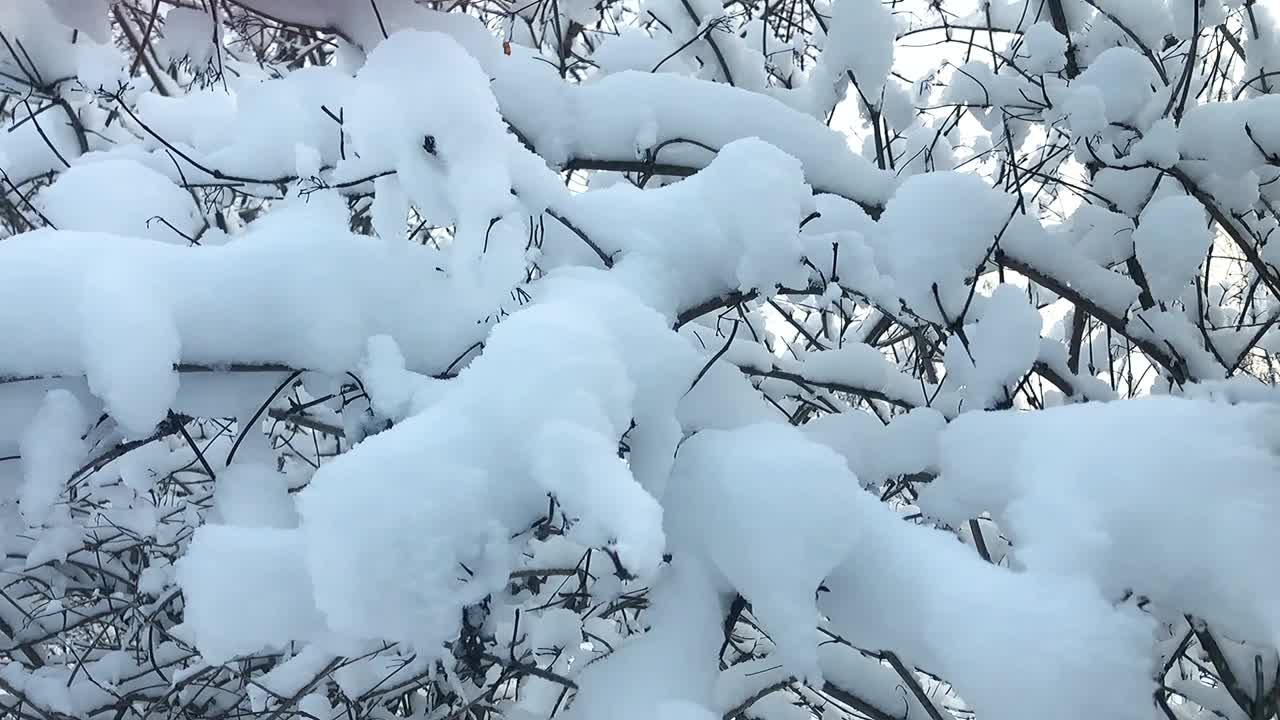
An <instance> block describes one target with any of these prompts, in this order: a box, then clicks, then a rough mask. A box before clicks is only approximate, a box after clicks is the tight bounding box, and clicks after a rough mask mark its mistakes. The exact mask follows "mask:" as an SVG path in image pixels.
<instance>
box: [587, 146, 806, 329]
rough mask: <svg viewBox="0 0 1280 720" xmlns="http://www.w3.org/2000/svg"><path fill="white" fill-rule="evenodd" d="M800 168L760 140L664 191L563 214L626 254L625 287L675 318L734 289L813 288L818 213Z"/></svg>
mask: <svg viewBox="0 0 1280 720" xmlns="http://www.w3.org/2000/svg"><path fill="white" fill-rule="evenodd" d="M813 202H814V201H813V197H812V193H811V192H810V190H809V188H808V186H807V185H806V184H805V181H804V174H803V172H802V169H801V166H800V163H799V162H797V161H796V159H795V158H793V157H791V156H789V155H788V154H786V153H784V152H782V151H781V150H779V149H778V148H776V147H774V146H772V145H770V144H768V143H766V142H764V141H762V140H759V139H756V138H747V139H744V140H737V141H734V142H731V143H729V144H728V145H726V146H725V147H724V148H722V149H721V151H720V153H719V154H717V155H716V157H715V159H714V160H713V161H712V162H711V164H710V165H708V166H707V167H706V168H705V169H703V170H702V171H700V172H698V173H696V174H695V175H693V176H691V177H689V178H686V179H684V180H682V181H680V182H677V183H674V184H672V185H668V186H666V187H663V188H659V189H656V190H640V189H638V188H635V187H633V186H631V185H627V184H620V185H614V186H612V187H608V188H605V189H603V190H597V191H593V192H588V193H583V194H581V195H578V196H576V197H574V198H573V199H572V200H570V201H569V202H567V203H565V205H564V206H563V207H564V209H565V210H566V211H567V212H568V213H569V214H570V215H571V216H572V217H573V219H574V221H575V222H576V223H577V224H578V226H579V227H580V228H581V229H582V230H584V231H585V232H586V234H587V235H588V236H589V237H592V238H599V239H608V240H609V241H610V243H611V244H610V245H609V246H607V248H606V250H607V251H609V254H613V253H614V252H620V253H621V257H620V258H619V259H618V260H617V261H616V262H617V268H616V270H617V274H618V275H619V276H620V280H621V281H622V282H623V283H625V284H626V285H627V286H628V287H629V288H631V289H632V290H633V291H634V292H636V293H637V294H638V295H639V296H640V297H641V298H643V299H644V301H645V302H646V303H647V304H649V305H650V306H652V307H655V308H657V309H659V310H661V311H662V312H664V313H666V314H669V315H670V316H672V317H673V318H674V316H675V314H676V312H677V311H678V310H680V309H683V308H687V307H689V306H690V305H692V304H694V303H696V302H698V301H702V300H706V299H707V298H710V297H715V296H716V295H719V294H721V293H726V292H730V291H733V290H742V291H749V290H760V291H761V292H763V293H766V294H769V293H771V292H772V291H773V290H774V289H775V287H776V286H777V285H779V284H782V285H787V286H792V287H794V286H797V285H799V286H801V287H803V286H805V285H807V283H808V276H809V273H808V271H807V270H806V269H805V267H804V266H803V264H802V258H803V252H804V249H803V246H802V244H801V243H800V239H799V230H798V228H799V224H800V221H801V220H803V219H804V217H805V216H806V215H807V214H808V213H809V212H811V211H812V209H813Z"/></svg>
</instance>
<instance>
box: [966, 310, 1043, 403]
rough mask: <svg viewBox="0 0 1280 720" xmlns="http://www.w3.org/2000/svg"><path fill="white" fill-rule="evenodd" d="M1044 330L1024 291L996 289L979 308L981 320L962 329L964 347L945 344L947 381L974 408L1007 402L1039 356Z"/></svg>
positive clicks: (1038, 315) (1038, 314) (1037, 313)
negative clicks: (957, 387)
mask: <svg viewBox="0 0 1280 720" xmlns="http://www.w3.org/2000/svg"><path fill="white" fill-rule="evenodd" d="M1042 325H1043V321H1042V320H1041V318H1040V313H1039V312H1038V311H1036V309H1035V308H1034V307H1032V306H1031V304H1030V303H1029V302H1028V301H1027V296H1026V294H1025V291H1024V290H1021V289H1019V288H1017V287H1014V286H1012V285H1000V286H999V287H997V288H996V289H995V292H993V293H992V294H991V297H990V298H987V299H986V302H985V303H983V307H982V319H981V320H980V321H978V322H977V323H971V324H969V325H967V326H966V327H965V333H966V334H965V337H966V338H968V341H967V343H966V342H964V341H961V339H960V338H959V337H954V338H952V339H951V340H950V341H949V342H948V344H947V351H946V365H947V372H948V379H950V380H954V381H955V382H957V383H959V384H961V385H963V386H964V388H965V389H964V394H965V397H966V399H967V400H969V401H970V402H971V403H974V404H975V405H976V406H978V407H982V408H988V407H993V406H995V405H997V404H999V403H1001V402H1005V401H1007V400H1008V399H1009V398H1010V397H1011V395H1012V394H1013V392H1014V389H1015V388H1014V387H1013V386H1014V384H1015V383H1017V381H1018V379H1019V378H1021V377H1022V376H1023V375H1025V374H1026V372H1027V371H1028V370H1030V369H1031V365H1032V364H1033V363H1034V362H1035V361H1036V358H1037V357H1038V356H1039V354H1040V329H1041V327H1042Z"/></svg>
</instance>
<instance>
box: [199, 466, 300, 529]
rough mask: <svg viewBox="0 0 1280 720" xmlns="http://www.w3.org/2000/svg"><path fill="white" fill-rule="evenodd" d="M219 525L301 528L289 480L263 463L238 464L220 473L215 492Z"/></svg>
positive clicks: (214, 497)
mask: <svg viewBox="0 0 1280 720" xmlns="http://www.w3.org/2000/svg"><path fill="white" fill-rule="evenodd" d="M213 508H214V513H215V517H216V518H217V522H220V523H221V524H223V525H233V526H236V527H246V528H280V529H289V528H293V527H297V526H298V517H297V513H296V512H295V511H294V507H293V499H292V498H291V497H290V496H289V486H288V484H287V479H286V477H285V476H284V475H283V474H281V473H278V472H276V471H275V470H274V469H273V468H271V467H270V466H267V465H262V464H260V463H249V462H237V463H234V464H232V465H231V466H229V467H226V468H223V469H222V470H220V471H219V472H218V480H217V483H216V486H215V489H214V492H213Z"/></svg>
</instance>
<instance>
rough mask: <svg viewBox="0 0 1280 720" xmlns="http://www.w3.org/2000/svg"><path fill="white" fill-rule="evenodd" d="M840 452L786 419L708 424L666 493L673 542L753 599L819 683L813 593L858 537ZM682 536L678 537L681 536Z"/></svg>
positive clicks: (786, 654) (792, 658) (788, 661)
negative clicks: (727, 426) (847, 514)
mask: <svg viewBox="0 0 1280 720" xmlns="http://www.w3.org/2000/svg"><path fill="white" fill-rule="evenodd" d="M861 492H862V491H861V489H860V488H859V486H858V480H857V478H856V477H854V476H853V474H852V473H851V472H849V469H848V467H847V466H846V465H845V462H844V459H843V458H841V457H840V456H839V455H836V454H835V453H834V452H833V451H831V450H830V449H829V448H827V447H825V446H822V445H818V444H816V443H814V442H813V441H811V440H809V439H808V438H806V437H805V436H804V435H802V434H801V433H800V432H799V431H798V430H796V429H795V428H792V427H790V426H787V425H782V424H760V425H750V426H747V427H744V428H741V429H738V430H733V431H724V430H704V431H702V432H699V433H698V434H696V435H694V436H693V437H691V438H689V440H687V441H686V442H685V443H684V444H683V445H682V446H681V447H680V453H679V455H678V456H677V458H676V466H675V468H674V470H673V472H672V479H671V485H670V489H669V490H668V493H667V496H666V497H665V498H664V499H663V502H664V506H665V507H666V508H667V509H668V512H669V513H670V515H671V521H670V527H671V532H672V538H673V551H675V552H679V551H681V550H683V551H686V552H692V553H695V554H697V555H698V556H701V557H704V558H705V559H706V560H707V562H708V564H709V565H710V566H712V567H714V568H716V569H717V570H719V572H720V573H722V574H723V577H724V578H725V579H726V580H727V582H728V584H729V586H730V587H732V588H733V589H736V590H737V591H738V592H739V593H741V594H742V595H743V597H745V598H746V599H747V600H748V601H749V602H750V603H751V608H752V612H753V614H754V615H755V616H756V617H758V618H759V619H760V621H761V623H762V624H763V626H764V630H765V631H766V632H768V633H769V636H770V637H771V638H772V639H773V642H774V644H775V645H776V646H777V648H778V652H779V655H780V658H781V660H782V662H783V663H784V665H785V666H786V667H787V668H788V669H789V670H790V671H791V672H792V673H793V674H795V675H796V676H797V677H803V678H807V679H808V680H809V681H811V682H817V683H819V684H820V683H821V677H822V673H821V670H820V669H819V667H818V657H817V647H816V644H815V641H814V631H813V628H814V624H815V622H816V621H817V607H816V606H815V604H814V593H815V591H816V590H817V587H818V584H819V583H820V582H822V579H823V578H824V577H826V575H827V574H828V573H829V572H831V570H833V569H834V568H835V567H836V566H837V565H838V564H839V563H840V561H841V560H842V559H843V558H844V556H845V554H846V553H847V551H848V549H849V547H850V545H851V544H852V542H853V541H854V539H855V537H856V531H851V530H850V526H849V524H848V523H847V521H846V519H845V518H844V517H842V516H841V514H840V513H834V512H829V509H830V508H833V507H841V508H843V507H847V506H850V505H854V504H856V503H857V502H858V496H859V494H860V493H861ZM677 543H678V544H677Z"/></svg>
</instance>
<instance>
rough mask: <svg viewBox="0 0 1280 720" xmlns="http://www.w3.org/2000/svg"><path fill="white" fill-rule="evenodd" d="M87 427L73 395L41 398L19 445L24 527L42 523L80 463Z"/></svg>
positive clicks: (64, 393)
mask: <svg viewBox="0 0 1280 720" xmlns="http://www.w3.org/2000/svg"><path fill="white" fill-rule="evenodd" d="M87 425H88V418H87V417H85V412H84V408H83V407H82V406H81V405H80V401H79V400H77V399H76V397H75V396H74V395H72V394H71V393H69V392H67V391H66V390H62V389H55V390H50V391H49V392H48V393H47V394H46V395H45V397H44V402H42V403H41V404H40V409H39V410H38V411H37V412H36V415H35V417H34V418H32V419H31V424H30V425H28V426H27V428H26V431H25V432H24V433H23V435H22V443H21V444H20V445H19V454H20V455H21V457H22V485H21V486H20V487H19V488H18V505H19V508H20V509H21V511H22V517H23V519H24V520H26V522H27V524H28V525H33V526H39V525H41V524H43V523H44V521H45V519H46V518H47V517H48V516H49V511H50V510H52V509H53V505H54V503H55V502H57V500H58V497H59V496H60V495H61V494H62V491H63V489H64V488H65V486H66V485H67V483H68V482H70V480H71V476H72V475H73V474H74V473H75V471H76V468H78V467H80V464H81V463H82V462H83V460H84V454H85V447H84V443H83V442H82V441H81V440H80V435H81V433H83V432H84V429H85V427H86V426H87Z"/></svg>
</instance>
